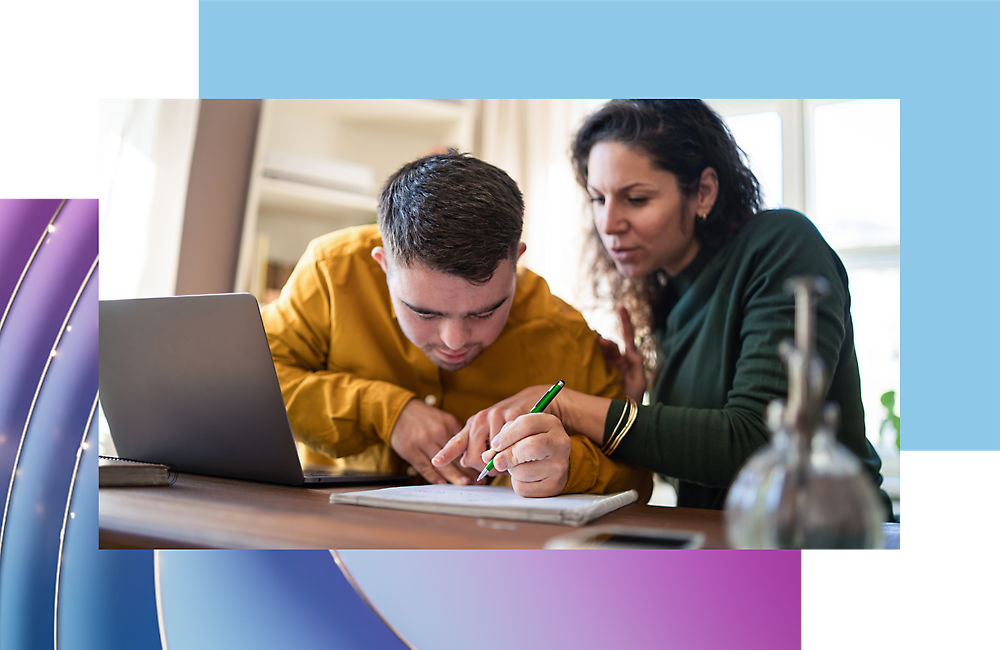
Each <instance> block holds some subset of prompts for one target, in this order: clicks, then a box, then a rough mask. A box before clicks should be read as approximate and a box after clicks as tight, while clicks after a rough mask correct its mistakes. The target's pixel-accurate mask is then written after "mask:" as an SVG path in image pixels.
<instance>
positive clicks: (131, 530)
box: [100, 474, 726, 549]
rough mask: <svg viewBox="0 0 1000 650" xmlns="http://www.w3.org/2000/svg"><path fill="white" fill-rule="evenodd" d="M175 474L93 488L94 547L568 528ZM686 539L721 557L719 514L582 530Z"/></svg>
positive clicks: (667, 513) (652, 517)
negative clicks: (630, 529)
mask: <svg viewBox="0 0 1000 650" xmlns="http://www.w3.org/2000/svg"><path fill="white" fill-rule="evenodd" d="M358 489H372V488H370V487H368V488H358V487H355V488H345V487H340V488H302V487H288V486H281V485H270V484H266V483H252V482H248V481H236V480H230V479H222V478H213V477H208V476H198V475H194V474H181V475H180V476H179V477H178V479H177V482H176V483H174V484H173V485H172V486H170V487H104V488H101V489H100V547H101V548H321V549H350V548H442V549H451V548H497V549H501V548H542V547H543V546H544V544H545V542H546V541H548V540H549V539H551V538H553V537H555V536H557V535H562V534H565V533H568V532H571V531H573V530H577V528H575V527H572V526H561V525H557V524H539V523H529V522H524V521H510V520H503V519H485V518H482V519H480V518H475V517H459V516H454V515H438V514H429V513H421V512H408V511H404V510H387V509H382V508H367V507H362V506H352V505H333V504H331V503H330V502H329V498H330V494H331V493H333V492H347V491H352V490H358ZM601 524H619V525H624V526H651V527H656V528H662V529H673V530H692V531H699V532H702V533H704V534H705V541H704V544H703V548H726V541H725V534H724V531H723V524H722V513H721V512H719V511H713V510H700V509H695V508H664V507H657V506H648V505H638V504H632V505H629V506H626V507H624V508H621V509H619V510H616V511H614V512H611V513H608V514H606V515H604V516H603V517H599V518H598V519H595V520H594V521H593V522H591V523H590V524H589V525H591V526H594V525H601Z"/></svg>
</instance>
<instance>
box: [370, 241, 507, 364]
mask: <svg viewBox="0 0 1000 650" xmlns="http://www.w3.org/2000/svg"><path fill="white" fill-rule="evenodd" d="M523 248H524V244H521V250H522V251H523ZM519 255H520V252H519ZM372 257H374V258H375V261H377V262H378V263H379V265H380V266H381V267H382V269H383V270H384V271H385V272H386V281H387V282H388V285H389V295H390V296H391V297H392V305H393V308H394V309H395V310H396V319H397V321H398V322H399V327H400V328H401V329H402V330H403V334H405V335H406V338H408V339H409V340H410V342H411V343H413V344H414V345H416V346H417V347H418V348H420V349H421V350H422V351H423V353H424V354H426V355H427V358H429V359H430V360H431V361H433V362H434V364H435V365H437V366H439V367H441V368H444V369H445V370H458V369H459V368H464V367H465V366H467V365H469V364H470V363H471V362H472V360H473V359H475V358H476V357H477V356H479V354H480V353H481V352H482V351H483V350H485V349H486V348H487V347H488V346H489V345H490V344H492V343H493V341H495V340H496V339H497V337H498V336H500V332H501V331H503V327H504V324H505V323H506V322H507V315H508V314H509V313H510V306H511V303H512V302H513V300H514V288H515V285H516V282H517V268H516V260H512V259H507V260H504V261H503V262H501V263H500V265H499V266H498V267H497V269H496V271H495V272H494V273H493V277H492V278H490V281H489V282H487V283H486V284H482V285H476V284H471V283H469V282H467V281H466V280H464V279H462V278H460V277H457V276H454V275H449V274H447V273H444V272H443V271H433V270H431V269H429V268H427V267H426V266H424V265H422V264H420V263H416V264H413V265H412V266H410V267H405V266H401V265H398V264H395V263H394V262H393V261H392V260H391V259H388V256H387V254H386V252H385V250H384V249H382V248H381V247H378V248H375V249H374V250H373V251H372Z"/></svg>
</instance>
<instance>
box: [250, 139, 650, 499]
mask: <svg viewBox="0 0 1000 650" xmlns="http://www.w3.org/2000/svg"><path fill="white" fill-rule="evenodd" d="M523 213H524V204H523V201H522V199H521V194H520V191H519V190H518V188H517V185H516V183H514V181H513V180H512V179H511V178H510V177H509V176H507V174H506V173H504V172H503V171H502V170H500V169H497V168H496V167H493V166H492V165H489V164H487V163H485V162H482V161H480V160H477V159H475V158H472V157H470V156H468V155H464V154H458V153H454V152H452V153H448V154H441V155H433V156H428V157H426V158H422V159H420V160H417V161H414V162H412V163H409V164H407V165H405V166H403V167H402V168H401V169H400V170H399V171H397V172H396V173H395V174H394V175H393V176H392V177H391V178H390V179H389V180H388V181H387V183H386V185H385V187H384V188H383V189H382V192H381V194H380V196H379V205H378V226H377V227H376V226H374V225H372V226H359V227H356V228H349V229H346V230H342V231H338V232H334V233H331V234H329V235H326V236H324V237H321V238H319V239H317V240H315V241H313V242H312V243H311V244H310V245H309V248H308V249H307V251H306V252H305V254H304V255H303V257H302V259H301V260H300V261H299V263H298V265H297V266H296V268H295V271H294V272H293V273H292V275H291V277H290V278H289V280H288V283H287V284H286V285H285V288H284V289H283V290H282V292H281V296H280V297H279V298H278V299H277V300H276V301H275V302H274V303H272V304H271V305H269V306H268V307H267V308H266V309H265V310H264V312H263V314H262V317H263V320H264V328H265V330H266V331H267V337H268V341H269V343H270V347H271V355H272V357H273V358H274V365H275V368H276V370H277V374H278V380H279V382H280V384H281V390H282V393H283V395H284V399H285V405H286V407H287V408H288V418H289V421H290V422H291V425H292V430H293V432H294V433H295V436H296V438H297V439H298V440H299V441H300V442H302V443H304V446H305V448H306V451H305V452H304V454H303V458H302V460H303V462H305V463H323V464H333V465H340V466H346V467H352V468H356V469H368V470H377V471H383V472H403V471H406V470H408V469H409V468H411V467H412V468H413V470H415V471H416V472H419V473H420V474H421V475H422V476H423V477H424V478H425V479H426V480H428V481H429V482H432V483H444V482H445V481H450V482H452V483H457V484H469V483H471V482H473V481H474V480H475V478H476V476H477V474H478V470H479V469H482V468H483V466H484V463H483V462H482V460H481V459H480V458H479V454H481V453H482V452H483V451H485V449H486V445H488V444H489V439H488V437H489V433H490V430H491V425H490V423H489V422H490V421H492V422H493V425H492V429H493V433H494V434H495V433H496V431H498V430H499V426H500V425H502V423H503V421H504V420H506V419H513V418H514V417H516V416H517V415H518V414H520V413H526V412H527V411H528V409H530V407H531V405H532V404H531V403H529V402H530V400H532V399H537V397H538V396H540V394H541V391H544V388H545V387H547V386H548V385H551V384H553V383H555V382H556V381H558V380H560V379H562V380H564V381H565V382H566V385H567V386H568V387H572V388H574V389H576V390H579V391H583V392H587V393H590V394H594V395H603V396H606V397H620V396H622V395H624V393H623V391H622V387H621V381H620V378H619V376H618V374H617V372H616V371H614V370H612V369H609V368H608V367H607V366H606V365H605V362H604V360H603V358H602V356H601V354H600V351H599V350H598V348H597V345H596V342H595V337H594V333H593V332H592V331H591V330H590V329H589V328H588V327H587V324H586V322H585V321H584V319H583V317H582V316H581V315H580V314H579V313H578V312H576V311H575V310H574V309H572V308H571V307H569V306H568V305H567V304H566V303H564V302H563V301H561V300H560V299H558V298H556V297H555V296H553V295H552V294H551V293H550V292H549V289H548V285H546V283H545V281H544V280H542V278H540V277H539V276H537V275H535V274H534V273H532V272H530V271H528V270H526V269H518V268H517V260H518V257H519V256H520V255H521V254H522V253H523V252H524V248H525V246H524V244H523V243H522V242H521V241H520V237H521V225H522V218H523ZM533 386H544V387H542V388H540V389H537V390H536V389H527V390H525V388H526V387H533ZM536 392H537V394H535V393H536ZM515 394H517V395H515ZM510 396H514V397H510ZM498 403H501V405H500V407H497V406H496V405H497V404H498ZM491 407H494V408H492V409H491ZM485 409H490V410H489V411H487V414H488V417H487V415H486V414H483V415H480V416H479V417H478V418H473V416H475V415H477V414H479V413H480V412H481V411H484V410H485ZM467 419H468V420H469V426H470V428H472V427H473V425H474V424H476V427H475V428H476V431H475V432H474V434H473V435H472V442H470V443H469V449H468V451H469V453H466V454H465V456H464V459H460V460H456V461H455V462H453V463H447V464H443V466H441V467H435V466H434V465H433V464H432V463H431V458H433V457H434V456H435V455H437V453H438V452H439V450H440V449H441V448H442V447H443V446H444V445H445V444H446V443H447V442H448V441H449V439H451V437H452V436H453V435H455V434H456V433H458V432H459V431H460V430H462V429H463V424H464V423H466V421H467ZM477 423H478V424H477ZM484 423H485V424H484ZM532 446H533V449H532V450H531V453H530V454H529V453H526V454H524V456H523V457H524V459H525V460H524V462H523V463H521V464H520V465H518V466H516V467H511V468H509V469H508V473H509V474H510V477H511V479H512V483H513V486H514V489H515V490H517V491H518V493H519V494H522V495H524V496H550V495H553V494H559V493H563V492H611V491H617V490H622V489H628V488H631V487H637V488H639V489H640V491H643V492H647V493H648V486H649V483H650V481H649V476H650V475H649V474H648V473H647V472H644V471H640V470H637V469H635V468H633V467H631V466H627V465H622V464H619V463H615V462H614V461H611V460H610V459H608V458H606V457H605V456H604V455H603V454H601V452H600V450H599V449H598V448H597V446H596V445H594V444H593V443H592V442H591V441H589V440H588V439H587V438H586V437H584V436H579V435H573V434H572V432H570V434H569V435H568V436H564V439H549V440H536V441H533V442H532ZM439 461H440V459H439ZM466 463H468V465H466Z"/></svg>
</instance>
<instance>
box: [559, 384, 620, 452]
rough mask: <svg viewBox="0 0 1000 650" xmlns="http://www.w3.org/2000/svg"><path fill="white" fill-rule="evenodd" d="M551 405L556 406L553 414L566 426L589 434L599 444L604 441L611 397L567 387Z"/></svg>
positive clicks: (576, 431)
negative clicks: (605, 423)
mask: <svg viewBox="0 0 1000 650" xmlns="http://www.w3.org/2000/svg"><path fill="white" fill-rule="evenodd" d="M551 406H554V407H556V408H555V409H554V410H555V412H554V413H553V415H555V416H556V417H558V418H559V419H560V420H561V421H562V423H563V427H564V428H566V429H571V430H572V431H574V432H575V433H580V434H583V435H585V436H587V437H588V438H590V439H591V440H592V441H594V443H595V444H597V445H598V446H599V445H601V444H602V443H603V441H604V420H605V418H606V417H607V414H608V408H610V407H611V400H610V399H608V398H607V397H598V396H596V395H587V394H586V393H581V392H579V391H575V390H572V389H569V388H567V389H565V390H563V391H562V393H561V394H560V395H559V397H558V398H557V399H554V400H552V404H551Z"/></svg>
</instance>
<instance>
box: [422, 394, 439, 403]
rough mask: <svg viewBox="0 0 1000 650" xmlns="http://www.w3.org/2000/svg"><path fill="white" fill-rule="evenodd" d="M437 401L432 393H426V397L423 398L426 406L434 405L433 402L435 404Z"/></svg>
mask: <svg viewBox="0 0 1000 650" xmlns="http://www.w3.org/2000/svg"><path fill="white" fill-rule="evenodd" d="M437 401H438V398H437V397H435V396H434V395H428V396H427V397H425V398H424V404H426V405H427V406H434V405H435V404H437Z"/></svg>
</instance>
